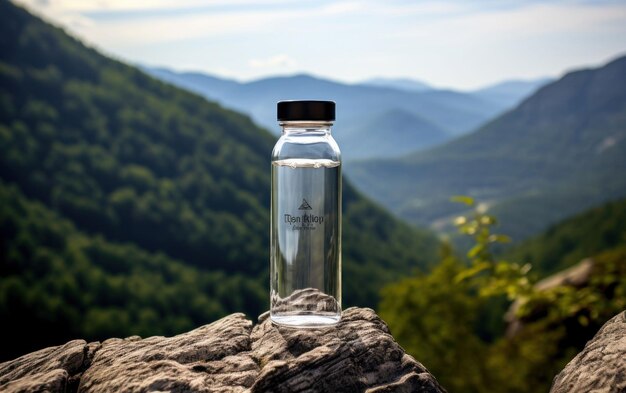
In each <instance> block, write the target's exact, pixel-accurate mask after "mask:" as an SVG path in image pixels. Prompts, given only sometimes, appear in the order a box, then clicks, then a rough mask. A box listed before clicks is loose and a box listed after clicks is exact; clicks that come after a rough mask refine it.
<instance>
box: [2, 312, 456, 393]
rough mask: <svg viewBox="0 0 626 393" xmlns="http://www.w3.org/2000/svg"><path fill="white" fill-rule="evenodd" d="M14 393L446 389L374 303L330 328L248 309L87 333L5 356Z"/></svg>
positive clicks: (5, 375)
mask: <svg viewBox="0 0 626 393" xmlns="http://www.w3.org/2000/svg"><path fill="white" fill-rule="evenodd" d="M0 391H7V392H40V391H50V392H65V391H71V392H73V391H79V392H150V391H153V392H157V391H158V392H270V391H271V392H370V393H374V392H443V391H444V390H443V389H442V388H441V387H440V386H439V384H438V383H437V381H436V380H435V378H434V377H433V376H432V375H431V374H430V373H429V372H428V371H427V370H426V369H425V368H424V366H422V365H421V364H420V363H419V362H417V361H416V360H415V359H413V358H412V357H411V356H409V355H407V354H406V353H405V352H404V351H403V350H402V348H401V347H400V346H399V345H398V344H397V343H396V342H395V341H394V339H393V337H392V336H391V334H390V333H389V329H388V328H387V325H386V324H385V323H384V322H383V321H382V320H381V319H380V318H379V317H378V316H377V315H376V314H375V313H374V312H373V311H372V310H370V309H363V308H350V309H347V310H345V311H344V313H343V318H342V321H341V322H340V323H339V324H338V325H337V326H335V327H332V328H324V329H290V328H282V327H276V326H274V325H272V324H271V322H270V321H269V320H268V318H267V315H264V316H262V317H260V319H259V324H258V325H256V326H254V327H253V324H252V322H251V321H249V320H246V319H245V316H244V315H243V314H232V315H229V316H227V317H225V318H223V319H220V320H219V321H216V322H214V323H212V324H210V325H206V326H202V327H200V328H198V329H195V330H192V331H190V332H188V333H184V334H180V335H178V336H174V337H150V338H146V339H141V338H140V337H129V338H126V339H117V338H114V339H109V340H106V341H104V342H102V343H101V344H100V343H90V344H88V343H86V342H85V341H82V340H75V341H70V342H69V343H67V344H65V345H62V346H59V347H53V348H46V349H43V350H41V351H38V352H34V353H31V354H28V355H25V356H22V357H20V358H18V359H15V360H13V361H9V362H6V363H2V364H0Z"/></svg>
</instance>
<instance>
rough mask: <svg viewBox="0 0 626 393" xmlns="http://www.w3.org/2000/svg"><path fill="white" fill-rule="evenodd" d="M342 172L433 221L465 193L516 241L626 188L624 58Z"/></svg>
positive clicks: (416, 217) (412, 216)
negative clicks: (464, 130)
mask: <svg viewBox="0 0 626 393" xmlns="http://www.w3.org/2000/svg"><path fill="white" fill-rule="evenodd" d="M350 169H351V170H350V173H349V174H348V175H349V177H350V178H351V179H352V180H353V181H354V182H356V184H357V185H358V186H359V187H360V188H361V189H362V190H364V191H366V193H367V194H369V195H370V196H372V197H374V198H375V199H377V200H378V201H379V202H381V203H382V204H383V205H384V206H387V207H388V208H390V209H391V210H393V211H394V212H395V213H396V214H397V215H399V216H401V217H404V218H406V219H408V220H410V221H412V222H415V223H423V224H430V225H435V226H438V227H440V226H441V225H443V224H445V223H448V222H449V218H450V216H451V215H452V214H454V213H455V212H458V211H459V210H460V209H461V208H460V207H459V206H455V205H453V204H451V203H450V202H449V198H450V196H452V195H458V194H463V195H471V196H474V197H476V198H477V199H478V200H479V201H482V202H484V203H486V204H487V205H488V206H490V207H491V211H493V212H494V213H496V214H497V215H499V216H501V219H502V222H503V225H504V228H503V230H505V232H509V233H511V234H513V235H515V236H516V237H517V238H518V239H519V238H523V237H525V236H527V235H530V234H533V233H537V232H539V231H540V230H542V229H544V228H545V227H546V226H547V225H549V224H550V223H553V222H555V221H557V220H560V219H562V218H564V217H566V216H568V215H571V214H574V213H576V212H579V211H581V210H582V209H585V208H589V207H591V206H593V205H595V204H598V203H601V202H604V201H606V200H609V199H611V198H616V197H620V196H623V195H626V57H622V58H619V59H617V60H615V61H612V62H611V63H609V64H607V65H605V66H604V67H602V68H599V69H589V70H582V71H576V72H571V73H568V74H567V75H565V76H564V77H563V78H561V79H560V80H558V81H556V82H553V83H551V84H549V85H547V86H544V87H542V88H541V89H539V91H537V92H536V93H535V94H533V95H532V96H531V97H529V98H528V99H526V100H525V101H524V102H522V103H521V104H520V105H519V106H518V107H516V108H515V109H514V110H511V111H509V112H507V113H505V114H503V115H502V116H500V117H498V118H496V119H495V120H493V121H491V122H489V123H488V124H486V125H485V126H483V127H481V128H480V129H479V130H477V131H476V132H473V133H471V134H468V135H465V136H463V137H461V138H458V139H456V140H454V141H451V142H448V143H446V144H444V145H442V146H440V147H436V148H433V149H431V150H428V151H424V152H418V153H415V154H411V155H409V156H406V157H402V158H398V159H380V160H368V161H362V162H359V163H354V164H353V165H352V166H351V167H350Z"/></svg>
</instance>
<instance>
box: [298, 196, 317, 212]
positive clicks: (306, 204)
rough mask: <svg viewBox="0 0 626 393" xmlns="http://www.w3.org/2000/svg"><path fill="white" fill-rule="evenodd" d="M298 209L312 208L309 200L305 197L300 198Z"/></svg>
mask: <svg viewBox="0 0 626 393" xmlns="http://www.w3.org/2000/svg"><path fill="white" fill-rule="evenodd" d="M298 210H313V208H312V207H311V205H309V202H307V201H306V199H304V198H302V204H301V205H300V207H299V208H298Z"/></svg>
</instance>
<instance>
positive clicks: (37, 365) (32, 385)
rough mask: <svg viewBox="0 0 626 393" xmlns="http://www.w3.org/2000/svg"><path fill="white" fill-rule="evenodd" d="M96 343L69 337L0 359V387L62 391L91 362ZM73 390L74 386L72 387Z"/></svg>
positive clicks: (21, 389)
mask: <svg viewBox="0 0 626 393" xmlns="http://www.w3.org/2000/svg"><path fill="white" fill-rule="evenodd" d="M98 345H99V344H98V343H91V344H87V343H86V342H85V341H84V340H74V341H70V342H68V343H66V344H64V345H61V346H58V347H50V348H45V349H42V350H40V351H37V352H33V353H29V354H27V355H24V356H22V357H19V358H17V359H15V360H12V361H10V362H4V363H0V390H1V391H3V392H4V391H6V392H47V391H50V392H57V391H59V392H64V391H65V389H66V387H69V388H71V387H72V385H73V384H74V383H75V382H74V381H75V379H73V377H75V376H79V375H80V374H81V372H82V371H83V370H85V369H86V368H87V367H88V366H89V363H90V359H91V356H92V354H93V351H94V350H95V348H96V347H97V346H98ZM74 390H75V389H74Z"/></svg>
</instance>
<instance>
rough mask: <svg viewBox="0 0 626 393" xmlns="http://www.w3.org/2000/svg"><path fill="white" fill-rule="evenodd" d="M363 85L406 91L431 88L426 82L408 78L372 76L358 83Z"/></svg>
mask: <svg viewBox="0 0 626 393" xmlns="http://www.w3.org/2000/svg"><path fill="white" fill-rule="evenodd" d="M358 84H359V85H363V86H378V87H391V88H392V89H398V90H407V91H426V90H432V89H433V88H432V87H431V86H430V85H428V84H427V83H424V82H421V81H417V80H415V79H409V78H372V79H368V80H365V81H363V82H360V83H358Z"/></svg>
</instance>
